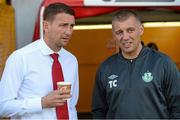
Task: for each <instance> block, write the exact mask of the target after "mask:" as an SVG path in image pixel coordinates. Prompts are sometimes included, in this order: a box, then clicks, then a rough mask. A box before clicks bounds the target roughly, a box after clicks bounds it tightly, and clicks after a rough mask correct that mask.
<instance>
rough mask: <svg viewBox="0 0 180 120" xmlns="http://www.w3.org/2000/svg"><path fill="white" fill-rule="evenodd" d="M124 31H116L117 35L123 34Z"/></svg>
mask: <svg viewBox="0 0 180 120" xmlns="http://www.w3.org/2000/svg"><path fill="white" fill-rule="evenodd" d="M122 33H123V32H122V31H117V32H115V34H116V35H121V34H122Z"/></svg>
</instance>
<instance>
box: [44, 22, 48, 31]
mask: <svg viewBox="0 0 180 120" xmlns="http://www.w3.org/2000/svg"><path fill="white" fill-rule="evenodd" d="M48 28H49V22H48V21H45V20H44V21H43V31H44V32H48Z"/></svg>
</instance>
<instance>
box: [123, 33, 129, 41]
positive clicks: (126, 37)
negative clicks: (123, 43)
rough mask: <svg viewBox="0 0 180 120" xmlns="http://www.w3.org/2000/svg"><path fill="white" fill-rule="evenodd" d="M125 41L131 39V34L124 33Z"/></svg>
mask: <svg viewBox="0 0 180 120" xmlns="http://www.w3.org/2000/svg"><path fill="white" fill-rule="evenodd" d="M123 39H124V40H128V39H129V34H128V33H127V32H124V33H123Z"/></svg>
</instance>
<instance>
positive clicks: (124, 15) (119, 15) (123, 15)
mask: <svg viewBox="0 0 180 120" xmlns="http://www.w3.org/2000/svg"><path fill="white" fill-rule="evenodd" d="M130 16H134V17H135V18H136V20H137V21H138V22H139V23H141V20H140V18H139V16H138V15H137V14H136V13H135V12H134V11H132V10H127V9H124V10H120V11H118V12H116V13H115V14H114V17H113V19H112V22H113V21H115V20H118V21H124V20H127V19H128V18H129V17H130Z"/></svg>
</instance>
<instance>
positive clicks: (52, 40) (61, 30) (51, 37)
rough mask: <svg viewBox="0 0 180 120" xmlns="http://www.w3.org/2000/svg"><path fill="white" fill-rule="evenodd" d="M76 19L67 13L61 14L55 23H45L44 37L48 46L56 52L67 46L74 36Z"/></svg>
mask: <svg viewBox="0 0 180 120" xmlns="http://www.w3.org/2000/svg"><path fill="white" fill-rule="evenodd" d="M74 25H75V18H74V16H72V15H69V14H66V13H59V14H57V15H56V16H55V17H54V20H53V21H44V32H45V33H44V36H45V42H46V43H47V45H48V46H49V47H50V48H51V49H52V50H54V51H59V50H60V48H61V47H63V46H66V45H67V44H68V42H69V40H70V38H71V36H72V33H73V27H74Z"/></svg>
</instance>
